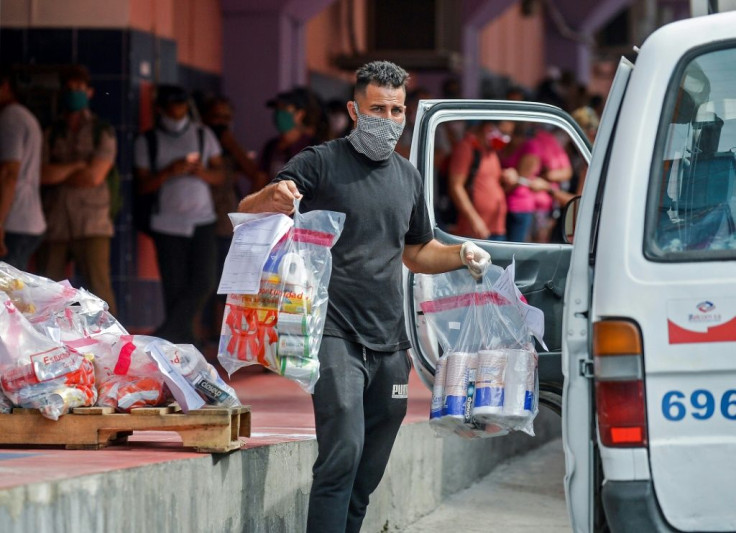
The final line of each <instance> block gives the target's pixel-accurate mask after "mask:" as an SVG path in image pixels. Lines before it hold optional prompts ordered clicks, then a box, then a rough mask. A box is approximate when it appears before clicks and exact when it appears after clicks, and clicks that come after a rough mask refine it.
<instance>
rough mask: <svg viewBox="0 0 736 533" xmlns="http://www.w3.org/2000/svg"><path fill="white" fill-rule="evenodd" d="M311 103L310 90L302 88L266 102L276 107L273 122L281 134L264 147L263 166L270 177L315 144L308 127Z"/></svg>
mask: <svg viewBox="0 0 736 533" xmlns="http://www.w3.org/2000/svg"><path fill="white" fill-rule="evenodd" d="M308 105H309V102H308V100H307V95H306V93H305V92H304V91H300V90H293V91H287V92H283V93H279V94H278V95H276V97H275V98H273V99H271V100H269V101H268V102H266V106H267V107H270V108H272V109H273V123H274V126H276V130H277V131H278V135H276V136H275V137H273V138H271V139H270V140H268V141H267V142H266V144H264V145H263V148H262V149H261V155H260V162H259V167H260V169H261V170H262V171H263V172H265V173H266V174H267V175H268V178H269V179H273V178H274V177H275V176H276V175H277V174H278V173H279V171H280V170H281V169H282V168H284V165H285V164H286V162H287V161H289V159H291V158H292V157H294V156H295V155H296V154H298V153H299V152H301V151H302V150H303V149H304V148H306V147H307V146H311V145H313V144H315V140H314V137H313V136H312V135H311V134H310V133H309V131H307V128H306V127H305V120H306V116H307V106H308Z"/></svg>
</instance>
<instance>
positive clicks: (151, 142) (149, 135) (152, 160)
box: [143, 128, 158, 174]
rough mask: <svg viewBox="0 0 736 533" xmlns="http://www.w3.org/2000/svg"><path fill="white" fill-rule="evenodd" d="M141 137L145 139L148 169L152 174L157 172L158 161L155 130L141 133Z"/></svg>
mask: <svg viewBox="0 0 736 533" xmlns="http://www.w3.org/2000/svg"><path fill="white" fill-rule="evenodd" d="M143 136H144V137H145V139H146V147H147V148H148V169H149V170H150V171H151V173H152V174H155V173H157V172H158V168H157V165H156V160H157V159H158V136H157V135H156V128H152V129H150V130H146V131H145V132H143Z"/></svg>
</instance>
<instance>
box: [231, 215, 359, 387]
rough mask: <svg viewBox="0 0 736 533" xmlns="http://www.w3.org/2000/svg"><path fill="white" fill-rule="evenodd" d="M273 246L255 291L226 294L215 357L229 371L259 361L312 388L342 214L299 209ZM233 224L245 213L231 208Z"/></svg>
mask: <svg viewBox="0 0 736 533" xmlns="http://www.w3.org/2000/svg"><path fill="white" fill-rule="evenodd" d="M298 206H299V204H298V201H297V202H295V207H296V209H295V212H294V224H293V227H292V228H291V229H290V230H289V232H288V233H287V234H286V235H285V237H284V238H283V239H282V240H280V241H279V242H278V243H277V244H276V245H275V246H274V247H273V248H272V249H271V253H270V254H269V256H268V259H267V260H266V263H265V265H264V267H263V269H262V271H261V281H260V287H259V290H258V293H257V294H229V295H228V297H227V301H226V305H225V313H224V316H223V322H222V331H221V335H220V343H219V348H218V355H217V358H218V360H219V361H220V364H222V366H223V368H225V370H226V371H227V372H228V374H232V373H233V372H235V371H236V370H238V369H239V368H242V367H243V366H247V365H253V364H259V365H263V366H264V367H266V368H268V369H269V370H272V371H273V372H276V373H277V374H280V375H282V376H285V377H287V378H289V379H292V380H294V381H296V382H297V383H298V384H299V385H300V386H301V387H302V388H303V389H304V390H305V391H307V392H309V393H311V392H313V390H314V385H315V383H316V382H317V379H318V378H319V359H318V357H317V354H318V353H319V347H320V343H321V341H322V332H323V330H324V324H325V316H326V313H327V303H328V293H327V288H328V285H329V282H330V275H331V273H332V254H331V252H330V249H331V248H332V246H333V245H334V244H335V242H336V241H337V239H338V238H339V237H340V234H341V233H342V228H343V224H344V222H345V215H344V214H343V213H337V212H334V211H325V210H318V211H311V212H308V213H304V214H302V213H300V212H299V209H298ZM230 216H231V218H232V219H233V223H234V225H236V226H237V225H239V224H247V223H248V222H247V220H248V217H247V215H246V216H243V217H239V216H238V215H235V214H231V215H230Z"/></svg>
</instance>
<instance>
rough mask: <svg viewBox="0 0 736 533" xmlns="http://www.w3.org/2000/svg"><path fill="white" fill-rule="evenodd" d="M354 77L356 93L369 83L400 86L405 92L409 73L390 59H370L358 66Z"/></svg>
mask: <svg viewBox="0 0 736 533" xmlns="http://www.w3.org/2000/svg"><path fill="white" fill-rule="evenodd" d="M355 77H356V80H355V92H356V93H358V92H360V93H364V92H365V88H366V87H367V86H368V85H369V84H371V83H373V84H375V85H378V86H379V87H391V88H393V89H398V88H402V89H404V93H406V82H407V81H408V80H409V73H408V72H406V71H405V70H404V69H403V68H401V67H400V66H398V65H396V64H395V63H391V62H390V61H372V62H370V63H366V64H365V65H363V66H362V67H360V68H359V69H358V70H357V71H356V72H355Z"/></svg>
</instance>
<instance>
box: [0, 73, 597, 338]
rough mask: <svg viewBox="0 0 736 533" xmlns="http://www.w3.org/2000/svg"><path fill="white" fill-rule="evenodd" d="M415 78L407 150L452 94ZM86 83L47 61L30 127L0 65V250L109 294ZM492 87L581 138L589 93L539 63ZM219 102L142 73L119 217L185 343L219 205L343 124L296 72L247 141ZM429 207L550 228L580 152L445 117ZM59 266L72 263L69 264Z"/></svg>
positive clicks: (224, 207) (103, 190)
mask: <svg viewBox="0 0 736 533" xmlns="http://www.w3.org/2000/svg"><path fill="white" fill-rule="evenodd" d="M459 95H460V87H459V82H458V80H457V79H455V78H450V79H448V80H447V81H446V82H445V83H444V84H443V87H442V94H440V95H433V94H431V93H430V92H429V91H427V90H426V89H423V88H421V87H415V88H413V89H411V90H410V91H409V93H408V94H407V99H406V107H407V110H406V117H407V123H406V127H405V129H404V133H403V135H402V137H401V139H400V140H399V142H398V144H397V147H396V150H397V151H398V152H399V153H400V154H401V155H403V156H405V157H409V151H410V147H411V139H412V135H413V126H414V119H415V114H416V109H417V104H418V102H419V101H420V100H422V99H429V98H433V97H435V96H438V97H442V98H458V97H459ZM93 98H94V87H92V86H91V84H90V76H89V72H88V71H87V69H86V68H85V67H84V66H81V65H73V66H70V67H69V68H67V69H66V70H65V71H63V72H62V73H61V75H60V93H59V113H58V117H56V118H55V119H54V120H53V121H52V122H51V123H50V124H45V125H44V126H45V127H44V128H43V129H42V126H41V124H40V123H39V120H38V119H37V117H35V116H34V115H33V114H32V113H31V112H30V111H29V110H28V108H26V107H24V106H23V105H22V103H21V102H20V100H19V95H18V91H17V87H16V85H15V80H14V76H13V73H12V72H11V71H10V70H7V69H2V71H1V72H0V260H3V261H5V262H7V263H9V264H11V265H13V266H15V267H17V268H20V269H22V270H28V271H33V272H36V273H39V274H41V275H44V276H47V277H49V278H51V279H54V280H63V279H66V278H68V277H70V276H69V275H70V272H74V273H75V274H76V275H78V276H79V277H80V278H81V280H80V281H81V284H82V285H83V286H84V287H85V288H87V289H88V290H90V291H91V292H93V293H94V294H96V295H98V296H99V297H101V298H102V299H103V300H105V301H106V302H107V303H108V305H109V306H110V310H111V312H112V313H113V314H115V313H116V302H115V296H114V292H113V290H112V284H111V280H110V243H111V239H112V237H113V234H114V224H113V221H114V220H115V217H116V216H117V214H118V211H119V210H120V208H121V204H122V197H121V189H120V180H119V175H118V172H117V169H116V165H115V161H116V157H117V153H118V150H119V149H120V147H119V146H118V145H117V143H118V140H117V136H116V134H115V131H114V129H113V127H112V126H111V125H110V124H109V123H108V122H106V121H105V120H104V117H99V116H97V115H96V114H95V113H93V112H92V111H91V109H90V103H91V101H92V99H93ZM505 98H506V99H509V100H529V101H539V102H545V103H550V104H553V105H556V106H558V107H561V108H563V109H565V110H567V111H568V112H570V113H571V114H572V116H573V117H574V118H575V120H577V121H578V123H579V124H580V125H581V127H582V128H583V130H584V131H585V132H586V134H587V135H588V136H589V138H590V140H591V141H592V139H593V137H594V135H595V131H596V128H597V125H598V117H599V115H600V112H601V109H602V105H603V102H602V98H601V97H599V96H589V95H587V94H586V92H585V90H584V89H582V88H581V87H579V86H578V84H577V83H575V81H574V80H573V79H571V77H570V76H566V75H564V74H560V73H558V72H554V71H551V72H550V73H549V75H548V77H547V78H546V79H545V80H543V81H542V82H541V83H540V84H539V85H538V86H537V87H536V88H535V89H534V90H525V89H522V88H517V87H511V88H509V89H508V90H507V92H506V94H505ZM233 105H234V104H233V103H232V102H231V101H230V99H228V98H227V97H225V96H222V95H203V94H194V95H193V94H189V93H188V92H187V91H186V90H185V89H184V88H182V87H178V86H173V85H161V86H159V87H157V88H156V95H155V102H154V107H155V112H156V119H155V125H154V127H153V128H151V129H150V130H148V131H144V132H141V133H140V135H138V136H137V138H136V140H135V144H134V147H133V166H134V169H135V187H134V191H135V194H134V198H133V220H134V224H135V227H136V229H137V230H139V231H141V232H143V233H145V234H147V235H149V236H150V237H151V238H152V240H153V242H154V245H155V249H156V253H157V260H158V264H159V271H160V275H161V286H162V289H163V301H164V309H165V319H164V321H163V323H162V324H160V325H159V327H158V328H157V330H156V331H155V332H154V334H155V335H157V336H160V337H163V338H166V339H168V340H170V341H172V342H176V343H195V344H198V345H201V344H202V343H203V342H204V341H206V340H207V339H208V338H215V337H216V336H217V334H218V333H219V325H220V321H221V316H222V311H223V308H224V297H220V296H216V295H215V288H216V284H217V280H218V279H219V276H220V273H221V271H222V267H223V263H224V260H225V256H226V254H227V251H228V249H229V245H230V238H231V235H232V226H231V224H230V221H229V219H228V216H227V214H228V213H229V212H233V211H235V210H236V206H237V202H238V200H239V199H240V198H242V197H244V196H245V195H247V194H249V193H251V192H255V191H257V190H259V189H260V188H262V187H264V186H265V185H266V184H267V183H268V182H269V181H270V180H271V179H272V178H273V177H275V176H276V174H277V173H278V172H279V170H281V168H282V167H283V166H284V164H285V163H286V162H287V161H288V160H289V159H291V158H292V157H293V156H294V155H296V154H297V153H299V152H300V151H301V150H302V149H304V148H305V147H307V146H310V145H315V144H319V143H322V142H324V141H327V140H331V139H335V138H340V137H344V136H345V135H347V134H348V133H349V132H350V130H351V128H352V123H351V120H350V117H349V115H348V111H347V107H346V102H345V101H342V100H330V101H327V102H325V101H324V100H323V99H321V98H320V97H319V96H318V95H317V94H316V93H314V92H313V91H311V90H310V89H308V88H306V87H295V88H293V89H292V90H290V91H286V92H281V93H279V94H277V95H275V96H274V97H273V98H272V99H270V100H268V101H267V102H264V105H266V106H267V107H268V108H270V109H272V112H273V125H274V128H275V132H274V135H273V137H272V138H270V139H269V140H268V141H267V142H266V143H265V144H264V145H263V146H262V147H260V149H259V150H258V151H257V152H249V151H248V150H246V149H245V148H243V147H242V146H240V144H239V143H238V141H237V140H236V139H235V137H234V135H233V133H232V131H233V130H232V126H233V124H232V121H233ZM434 169H435V178H436V179H435V187H436V189H435V195H434V196H435V217H436V220H437V222H438V224H439V225H440V226H441V227H442V228H443V229H445V230H447V231H450V232H453V233H455V234H457V235H462V236H469V237H474V238H482V239H486V238H490V239H495V240H510V241H518V242H527V241H534V242H551V241H556V240H558V236H557V234H556V232H555V227H556V221H557V219H558V217H559V213H560V210H561V208H562V207H564V205H565V204H566V202H567V201H569V199H570V198H572V197H573V196H575V195H576V194H579V193H580V192H581V191H582V186H583V182H584V178H585V169H586V165H585V162H584V161H582V159H581V158H580V156H579V154H578V153H577V150H575V149H574V147H572V145H571V143H570V142H569V139H566V138H565V137H564V136H561V135H559V133H558V132H556V131H554V130H550V129H547V128H544V127H539V126H538V125H537V126H532V125H530V124H526V123H522V122H500V123H494V122H490V121H477V122H476V121H454V122H446V123H443V124H441V125H440V127H439V128H438V130H437V132H436V137H435V158H434ZM72 265H73V269H72Z"/></svg>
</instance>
